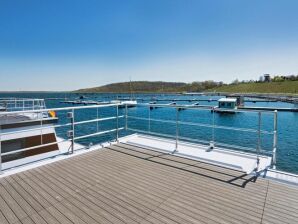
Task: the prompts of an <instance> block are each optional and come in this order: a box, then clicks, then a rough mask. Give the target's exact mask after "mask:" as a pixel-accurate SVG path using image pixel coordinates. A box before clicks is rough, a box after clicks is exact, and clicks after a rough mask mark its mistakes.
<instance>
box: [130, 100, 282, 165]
mask: <svg viewBox="0 0 298 224" xmlns="http://www.w3.org/2000/svg"><path fill="white" fill-rule="evenodd" d="M138 106H145V107H148V108H149V114H148V118H141V117H134V116H129V115H128V113H127V106H126V107H125V110H126V112H125V119H126V122H125V127H126V130H132V131H137V129H133V128H129V127H128V124H127V123H128V122H127V119H128V118H132V119H143V120H148V129H149V131H148V133H149V134H150V133H152V131H151V124H150V122H151V121H158V122H170V123H172V124H176V134H175V135H168V136H171V138H175V142H176V143H175V149H174V151H173V152H176V151H178V141H179V138H183V137H182V136H179V131H178V130H179V124H185V125H198V126H205V127H207V128H212V137H211V140H210V141H209V149H211V150H212V149H213V148H214V146H215V137H214V133H215V132H214V130H215V129H216V128H220V129H229V130H235V131H248V132H253V133H257V138H258V140H257V144H256V149H255V153H256V159H257V168H256V169H257V170H258V169H259V157H260V153H261V152H264V151H265V150H262V147H261V134H268V135H273V147H272V166H273V167H274V168H275V165H276V151H277V110H275V111H267V110H252V111H251V110H241V109H218V111H219V112H235V113H236V112H245V113H257V115H258V123H257V127H258V128H257V129H247V128H233V127H226V126H220V125H219V126H218V125H215V117H214V114H215V112H217V111H216V110H215V109H217V107H215V106H209V105H208V106H191V105H190V106H185V105H177V104H174V105H173V104H170V105H165V104H152V103H151V104H150V103H142V104H138ZM151 108H173V109H175V111H176V120H174V119H173V120H161V119H152V118H151V112H150V111H151ZM179 109H193V110H211V111H212V112H213V116H212V124H204V125H202V124H200V123H198V124H197V123H194V122H184V121H180V120H179ZM262 114H273V115H274V121H273V122H274V127H273V131H266V130H262V129H261V125H262V120H261V119H262ZM139 131H143V130H139ZM145 132H146V131H145ZM154 134H155V135H156V134H158V133H154ZM163 135H164V134H163ZM217 144H218V145H229V144H224V143H221V142H217ZM231 146H232V145H231ZM233 146H235V145H233ZM239 147H242V146H239ZM242 148H244V147H242ZM246 148H247V147H246Z"/></svg>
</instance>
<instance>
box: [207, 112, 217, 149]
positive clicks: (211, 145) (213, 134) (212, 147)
mask: <svg viewBox="0 0 298 224" xmlns="http://www.w3.org/2000/svg"><path fill="white" fill-rule="evenodd" d="M211 112H212V136H211V141H210V143H209V148H208V150H209V151H211V150H212V149H214V141H215V110H214V107H212V111H211Z"/></svg>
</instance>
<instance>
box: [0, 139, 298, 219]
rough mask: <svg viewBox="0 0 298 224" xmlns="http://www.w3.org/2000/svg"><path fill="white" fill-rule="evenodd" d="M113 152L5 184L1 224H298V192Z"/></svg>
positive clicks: (230, 173)
mask: <svg viewBox="0 0 298 224" xmlns="http://www.w3.org/2000/svg"><path fill="white" fill-rule="evenodd" d="M109 148H110V149H102V150H98V151H93V152H89V153H86V154H83V155H80V156H76V157H72V158H69V159H66V160H62V161H58V162H55V163H52V164H48V165H44V166H41V167H38V168H35V169H31V170H28V171H25V172H22V173H18V174H15V175H12V176H9V177H5V178H1V179H0V200H1V202H0V222H1V223H9V224H19V223H23V224H26V223H27V224H31V223H77V224H85V223H88V224H89V223H91V224H92V223H94V224H95V223H119V224H120V223H144V224H148V223H235V224H238V223H262V222H263V223H298V215H297V214H296V211H297V209H298V188H297V187H293V186H288V185H284V184H280V183H277V182H274V181H271V180H266V179H262V178H258V179H257V180H256V181H255V182H253V181H248V180H250V178H251V177H250V176H247V175H244V174H243V173H242V172H239V171H235V170H231V169H226V168H221V167H219V166H214V165H211V164H208V163H202V162H199V161H195V160H190V159H186V158H181V157H176V156H173V155H170V154H165V153H160V152H156V151H155V152H154V151H150V150H147V149H144V148H138V147H136V146H132V145H124V144H119V145H114V146H111V147H109ZM244 182H245V183H246V184H245V185H243V183H244Z"/></svg>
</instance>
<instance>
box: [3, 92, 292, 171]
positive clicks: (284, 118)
mask: <svg viewBox="0 0 298 224" xmlns="http://www.w3.org/2000/svg"><path fill="white" fill-rule="evenodd" d="M78 96H79V95H76V94H69V93H66V94H65V93H0V97H22V98H45V99H48V98H64V97H67V98H68V99H71V100H74V99H77V98H78ZM85 96H87V97H88V100H102V101H110V100H113V99H116V98H117V95H116V94H90V95H85ZM118 96H119V97H126V96H128V95H119V94H118ZM135 97H136V98H139V100H138V101H139V102H144V103H148V102H149V101H152V97H157V98H167V99H183V100H185V101H179V102H178V104H192V103H193V102H189V99H194V98H195V99H210V98H212V99H218V97H213V96H212V97H210V96H185V95H172V94H169V95H158V94H138V95H135ZM140 99H144V101H141V100H140ZM61 101H62V99H57V100H53V99H51V100H46V105H47V107H48V108H57V107H69V106H73V105H70V104H64V103H60V102H61ZM169 102H170V101H169ZM161 103H167V102H161ZM200 104H201V105H217V102H208V101H206V102H200ZM245 105H250V106H268V107H269V106H271V107H295V105H293V104H288V103H279V102H269V103H267V102H257V103H252V102H247V103H246V104H245ZM149 111H150V110H149V109H148V107H142V106H140V107H136V108H131V109H129V112H128V114H129V116H138V117H144V118H148V116H149ZM119 114H124V109H120V110H119ZM57 115H58V117H59V123H61V124H63V123H67V122H68V120H67V118H66V112H58V113H57ZM112 115H116V110H115V108H101V109H99V110H97V109H87V110H82V111H77V112H76V113H75V117H76V121H82V120H87V119H95V118H96V117H97V116H99V117H108V116H112ZM214 116H215V124H216V125H220V126H226V127H238V128H248V129H257V128H258V114H257V113H252V112H250V113H248V112H245V113H236V114H218V113H215V114H214ZM150 117H151V118H152V119H162V120H172V121H175V119H176V112H175V110H174V109H172V108H160V109H155V110H151V111H150ZM212 117H213V114H212V113H210V111H207V110H199V111H198V110H182V111H180V112H179V120H181V121H185V122H194V123H201V124H206V125H209V124H212ZM119 126H124V119H122V120H120V125H119ZM128 126H129V127H130V128H135V129H141V130H144V131H148V130H149V128H150V130H151V131H152V132H156V133H162V134H169V135H175V134H176V129H175V128H176V126H175V124H173V123H160V122H154V121H152V122H151V123H150V127H149V123H148V121H144V120H135V119H129V120H128ZM113 127H116V123H115V121H112V122H111V121H104V122H100V123H98V124H97V123H96V122H95V123H92V124H85V125H80V126H78V127H77V128H76V130H75V132H76V134H77V135H85V134H91V133H94V132H95V131H97V130H108V129H111V128H113ZM262 130H266V131H273V114H272V113H266V114H263V115H262ZM56 131H57V135H58V136H60V137H66V132H67V128H65V127H64V128H58V129H57V130H56ZM130 133H132V132H129V131H121V133H120V135H121V136H124V135H126V134H130ZM297 133H298V113H292V112H279V113H278V148H277V168H278V169H280V170H283V171H289V172H294V173H298V151H297V149H298V135H297ZM179 136H180V137H181V138H183V137H187V138H191V139H193V140H194V141H197V140H200V141H210V140H211V139H212V129H211V128H209V127H202V126H200V127H197V126H192V125H180V126H179ZM214 136H215V141H216V142H218V143H222V144H232V145H237V146H243V147H250V148H253V149H256V147H257V140H258V135H257V133H252V132H243V131H234V130H226V129H216V130H215V133H214ZM114 138H115V134H107V135H104V136H99V137H92V138H88V139H84V140H80V143H82V144H86V145H88V144H89V143H90V142H92V143H93V144H96V143H100V142H104V141H109V140H112V139H114ZM272 145H273V135H267V134H262V136H261V146H262V150H264V151H267V152H271V151H272Z"/></svg>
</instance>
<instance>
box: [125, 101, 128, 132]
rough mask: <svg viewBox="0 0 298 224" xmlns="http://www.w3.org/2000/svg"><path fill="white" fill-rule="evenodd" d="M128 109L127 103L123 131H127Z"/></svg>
mask: <svg viewBox="0 0 298 224" xmlns="http://www.w3.org/2000/svg"><path fill="white" fill-rule="evenodd" d="M127 113H128V111H127V104H125V131H127V116H128V114H127Z"/></svg>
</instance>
